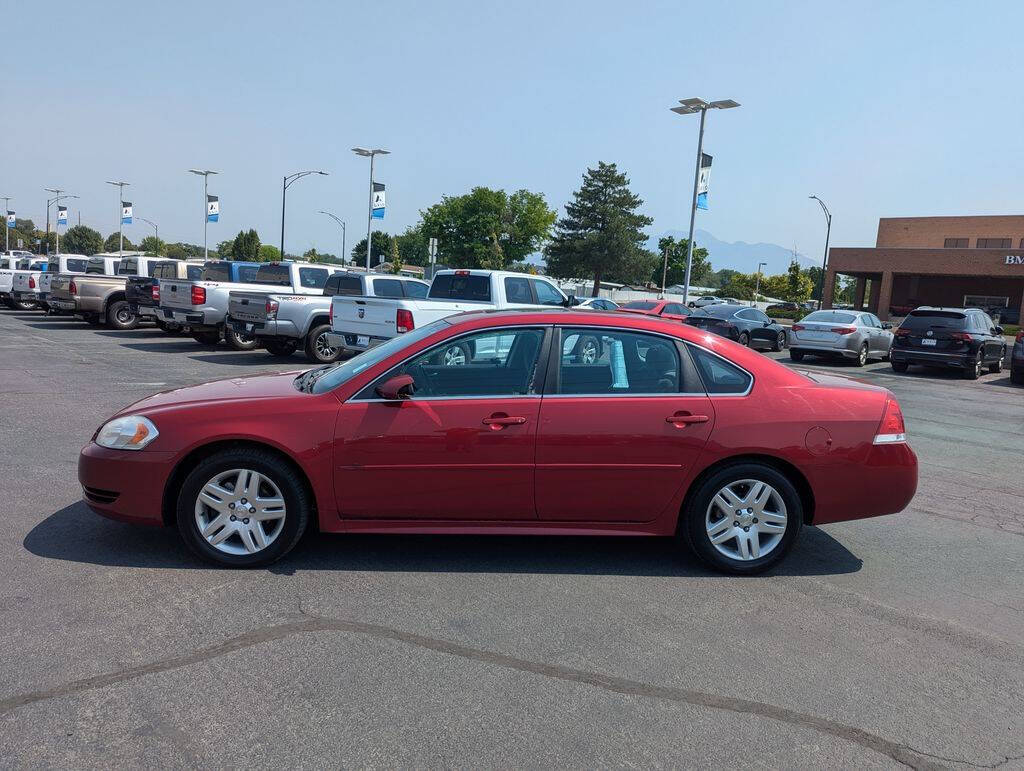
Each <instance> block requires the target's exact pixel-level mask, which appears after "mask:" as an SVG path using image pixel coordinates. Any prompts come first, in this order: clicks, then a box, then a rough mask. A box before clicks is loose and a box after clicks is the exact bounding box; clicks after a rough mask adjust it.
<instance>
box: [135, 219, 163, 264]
mask: <svg viewBox="0 0 1024 771" xmlns="http://www.w3.org/2000/svg"><path fill="white" fill-rule="evenodd" d="M138 219H139V220H140V221H142V222H145V223H146V224H147V225H149V226H150V227H151V228H153V237H154V238H155V239H156V256H157V257H159V256H160V228H158V227H157V224H156V223H155V222H153V221H151V220H148V219H146V218H145V217H139V218H138Z"/></svg>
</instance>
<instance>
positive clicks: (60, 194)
mask: <svg viewBox="0 0 1024 771" xmlns="http://www.w3.org/2000/svg"><path fill="white" fill-rule="evenodd" d="M43 190H45V191H46V192H47V193H53V194H54V196H53V198H51V199H50V200H48V201H47V202H46V253H47V254H49V253H50V207H51V206H53V204H60V202H61V201H63V200H64V199H65V198H78V196H77V195H65V194H64V191H63V190H60V189H58V188H55V187H44V188H43ZM57 210H58V214H57V220H58V222H57V225H56V226H55V227H54V229H53V232H54V233H56V236H57V243H56V248H57V254H58V255H59V254H60V206H59V205H58V206H57Z"/></svg>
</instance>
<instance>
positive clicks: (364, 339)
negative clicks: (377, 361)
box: [356, 335, 370, 346]
mask: <svg viewBox="0 0 1024 771" xmlns="http://www.w3.org/2000/svg"><path fill="white" fill-rule="evenodd" d="M369 344H370V336H369V335H356V345H361V346H368V345H369Z"/></svg>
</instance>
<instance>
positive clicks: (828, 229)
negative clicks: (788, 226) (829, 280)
mask: <svg viewBox="0 0 1024 771" xmlns="http://www.w3.org/2000/svg"><path fill="white" fill-rule="evenodd" d="M807 197H808V198H813V199H814V200H815V201H817V202H818V203H819V204H821V210H822V211H823V212H825V255H824V256H823V257H822V258H821V276H819V277H818V310H819V311H820V310H821V304H822V302H823V301H824V299H825V265H826V263H827V262H828V239H829V237H830V236H831V235H832V212H830V211H829V210H828V207H827V206H826V205H825V202H824V201H822V200H821V199H820V198H818V196H816V195H809V196H807Z"/></svg>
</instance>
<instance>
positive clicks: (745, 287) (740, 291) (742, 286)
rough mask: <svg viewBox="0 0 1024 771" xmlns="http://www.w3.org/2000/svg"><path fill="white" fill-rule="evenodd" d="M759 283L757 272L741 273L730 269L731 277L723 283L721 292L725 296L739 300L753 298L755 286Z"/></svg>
mask: <svg viewBox="0 0 1024 771" xmlns="http://www.w3.org/2000/svg"><path fill="white" fill-rule="evenodd" d="M756 283H757V274H756V273H754V274H747V273H740V272H738V271H730V275H729V277H728V278H727V279H726V282H725V283H724V284H723V285H722V288H721V290H720V294H721V295H722V296H723V297H733V298H735V299H737V300H753V299H754V286H755V284H756Z"/></svg>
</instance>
